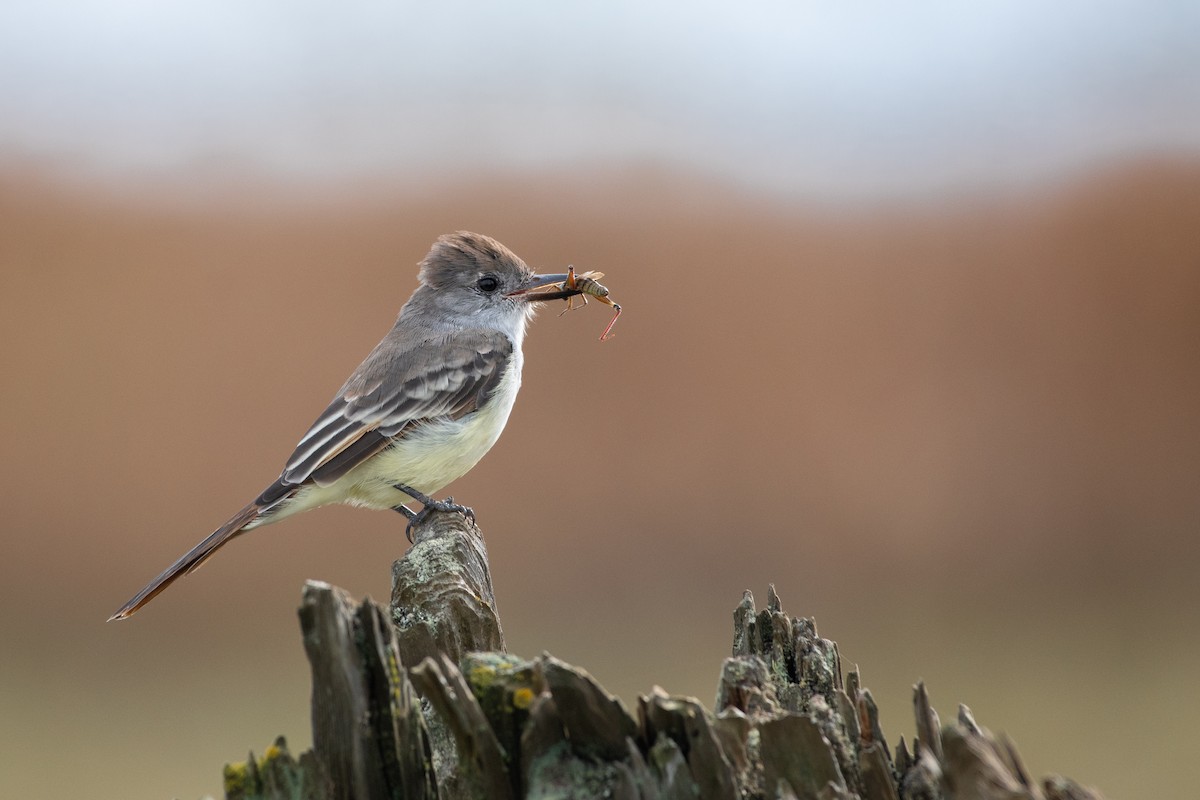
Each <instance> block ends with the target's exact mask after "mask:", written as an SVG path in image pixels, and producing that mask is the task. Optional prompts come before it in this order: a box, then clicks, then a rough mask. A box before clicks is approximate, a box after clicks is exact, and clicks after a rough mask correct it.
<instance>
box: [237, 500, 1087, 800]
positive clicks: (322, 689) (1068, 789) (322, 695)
mask: <svg viewBox="0 0 1200 800" xmlns="http://www.w3.org/2000/svg"><path fill="white" fill-rule="evenodd" d="M415 534H416V535H415V539H416V543H415V544H414V546H413V547H412V548H411V549H410V550H409V551H408V553H406V554H405V556H404V557H403V558H401V559H400V560H399V561H397V562H396V564H395V565H394V567H393V572H392V574H393V588H392V603H391V607H390V608H389V609H388V610H387V611H385V610H383V609H382V608H380V607H379V606H378V605H376V604H375V603H373V602H371V601H370V600H364V601H363V602H362V603H360V604H355V603H353V602H351V600H350V599H349V597H348V596H347V595H346V593H345V592H343V591H342V590H340V589H335V588H334V587H331V586H328V585H326V584H320V583H313V582H310V583H309V584H308V585H306V587H305V590H304V597H303V601H302V604H301V609H300V621H301V628H302V631H303V635H304V645H305V652H306V653H307V655H308V658H309V662H310V664H311V666H312V673H313V694H312V718H313V743H314V745H313V752H312V753H306V754H304V755H302V756H301V757H300V759H299V760H298V761H297V760H295V759H292V757H291V756H290V755H289V754H288V753H287V748H286V743H285V742H283V740H282V739H280V740H279V741H277V742H276V744H275V745H274V746H273V747H272V748H269V749H268V752H267V754H266V755H265V756H264V757H263V758H261V759H256V758H255V757H254V756H253V754H251V757H250V759H249V760H248V761H247V762H245V763H242V764H234V765H230V766H228V767H226V796H227V797H228V798H232V799H233V800H285V799H286V800H316V799H317V798H322V799H324V798H337V799H339V800H340V799H341V798H354V799H355V800H374V799H375V798H380V799H381V800H382V799H384V798H387V799H388V800H395V799H396V798H411V799H412V800H422V799H424V798H442V800H459V799H460V798H463V799H466V798H470V799H471V800H475V799H478V800H516V798H538V799H545V800H549V798H563V799H564V800H569V799H570V798H580V799H581V800H589V799H590V798H599V797H609V798H614V800H676V799H677V798H680V799H682V798H697V799H698V800H737V799H739V798H744V799H745V800H760V799H761V800H767V798H783V799H784V800H787V799H788V798H795V799H796V800H941V799H942V798H945V800H951V798H953V799H954V800H1001V799H1002V798H1003V800H1020V799H1022V798H1024V799H1025V800H1098V799H1099V798H1100V795H1099V794H1097V793H1096V792H1094V791H1092V790H1088V789H1084V788H1082V787H1080V786H1078V785H1077V784H1075V783H1074V782H1072V781H1070V780H1068V779H1065V778H1061V777H1058V776H1052V777H1050V778H1047V779H1044V780H1043V781H1041V782H1035V781H1033V780H1031V779H1030V777H1029V775H1028V772H1027V771H1026V769H1025V767H1024V765H1023V764H1022V763H1021V760H1020V757H1019V756H1018V755H1017V752H1016V748H1015V747H1014V746H1013V744H1012V742H1010V741H1009V740H1008V739H1007V738H1004V737H1000V738H997V737H995V736H993V735H992V734H991V733H989V732H988V731H987V730H985V729H984V728H982V727H980V726H979V725H978V724H977V723H976V722H975V720H974V718H973V717H972V715H971V712H970V710H969V709H968V708H967V707H966V706H960V707H959V712H958V714H957V715H956V717H955V719H954V721H953V722H951V723H949V724H947V725H944V726H943V725H941V724H940V722H939V720H938V715H937V713H936V712H935V711H934V709H933V706H932V703H931V702H930V699H929V695H928V693H927V692H926V689H925V686H924V685H923V684H918V685H917V686H915V687H914V690H913V708H914V714H915V717H916V730H917V735H916V737H915V738H914V739H913V740H912V742H911V744H910V743H908V742H905V740H904V739H903V738H901V739H899V740H898V741H897V743H896V745H895V748H894V750H893V749H892V748H890V747H889V746H888V742H887V740H886V739H885V738H884V734H883V730H882V727H881V726H880V722H879V718H878V712H877V709H876V705H875V701H874V699H873V698H872V696H871V693H870V691H868V690H867V689H866V688H863V686H862V682H861V676H860V675H859V674H858V672H857V671H852V672H850V673H848V674H845V675H843V673H842V667H841V657H840V654H839V653H838V648H837V645H836V644H835V643H834V642H833V641H831V640H829V639H824V638H821V637H820V636H819V635H818V633H817V628H816V625H815V624H814V623H813V621H812V620H811V619H807V618H804V617H792V616H790V615H788V614H787V613H785V612H784V610H783V605H782V602H781V601H780V599H779V596H778V595H777V594H776V593H775V589H774V587H770V588H769V590H768V593H767V606H766V608H764V609H762V610H761V611H760V610H758V609H757V608H756V607H755V604H754V598H753V596H752V595H751V594H750V592H748V591H747V592H746V593H745V594H744V596H743V597H742V601H741V603H740V604H739V605H738V606H737V608H736V609H735V610H734V615H733V617H734V624H733V647H732V655H731V656H730V657H729V658H727V659H726V660H725V663H724V664H723V665H722V668H721V673H720V675H721V677H720V683H719V688H718V692H717V698H716V707H715V709H714V710H713V711H709V710H708V709H707V708H705V707H704V705H703V704H702V703H700V701H698V700H696V699H694V698H689V697H679V696H672V695H669V694H667V693H666V692H664V691H663V690H662V689H659V688H657V687H655V688H654V689H653V690H652V691H650V692H649V693H648V694H646V695H643V696H642V697H640V698H639V700H638V703H637V707H636V713H630V711H629V710H628V709H627V708H626V707H625V705H624V704H623V703H622V702H621V701H620V700H619V699H617V698H616V697H613V696H612V695H611V694H609V693H608V692H606V691H605V690H604V689H603V687H601V686H600V685H599V684H598V683H597V682H596V681H595V679H593V678H592V677H591V676H590V675H588V673H587V672H586V671H584V670H582V669H579V668H578V667H573V666H571V665H569V664H566V663H564V662H562V661H559V660H558V659H555V658H554V657H552V656H550V655H549V654H545V655H542V656H540V657H537V658H534V659H530V660H523V659H520V658H516V657H513V656H510V655H508V654H507V653H505V652H504V638H503V634H502V632H501V628H500V619H499V616H498V614H497V613H496V603H495V598H494V595H493V594H492V586H491V575H490V571H489V568H488V563H487V551H486V548H485V547H484V544H483V538H482V534H481V532H480V530H479V528H478V527H476V526H475V525H474V523H472V522H470V521H468V520H466V519H465V518H464V517H462V516H460V515H457V514H433V515H431V516H430V517H429V518H428V519H427V520H426V521H425V523H424V524H422V525H421V526H420V527H419V528H418V529H417V531H416V532H415ZM418 695H419V697H420V700H419V702H418V700H417V696H418Z"/></svg>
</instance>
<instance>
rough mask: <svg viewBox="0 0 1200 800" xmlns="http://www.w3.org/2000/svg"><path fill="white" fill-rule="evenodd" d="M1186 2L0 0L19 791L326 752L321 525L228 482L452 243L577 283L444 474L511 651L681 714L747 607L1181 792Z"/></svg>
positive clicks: (1077, 755) (1190, 545) (1115, 789)
mask: <svg viewBox="0 0 1200 800" xmlns="http://www.w3.org/2000/svg"><path fill="white" fill-rule="evenodd" d="M1198 37H1200V6H1197V5H1196V4H1195V3H1192V2H1184V1H1182V0H1181V1H1180V2H1171V1H1170V0H1157V1H1155V0H1151V2H1144V0H1143V2H1137V3H1135V2H1132V0H1128V1H1127V2H1121V1H1120V0H1118V2H1113V3H1106V4H1103V7H1097V6H1096V5H1095V4H1092V3H1082V2H1065V3H1057V4H1054V5H1053V7H1048V6H1046V4H1043V3H1034V2H1031V1H1030V0H1015V1H1014V2H1005V3H982V4H968V5H963V4H954V3H945V2H926V1H925V0H918V2H915V3H907V4H903V5H895V4H885V3H871V2H851V3H841V4H834V5H828V4H826V5H820V4H810V3H776V2H749V3H741V4H737V5H736V6H734V5H733V4H728V5H726V4H716V3H699V4H697V3H686V4H684V3H659V4H654V5H647V4H644V3H641V2H632V0H617V1H616V2H613V0H610V1H609V2H605V3H585V4H576V5H573V6H571V7H570V9H569V10H566V9H564V8H560V7H555V8H554V9H551V8H549V7H546V6H544V5H542V4H536V3H532V2H510V3H506V4H473V3H460V2H449V3H437V4H429V3H426V4H409V3H397V4H387V5H385V4H376V3H362V4H353V5H351V6H339V7H338V8H337V10H336V11H335V10H334V9H333V8H332V7H331V6H328V5H327V4H317V3H311V2H299V3H297V2H292V3H286V4H285V3H282V2H264V3H258V4H254V5H252V6H250V5H246V4H243V3H234V2H227V1H225V0H208V1H207V2H204V3H200V2H193V1H192V0H184V2H177V3H172V4H167V5H164V4H158V3H149V2H119V1H113V0H110V1H109V2H83V0H75V2H64V3H58V4H44V3H26V2H15V3H6V4H5V5H4V6H3V7H0V76H2V77H0V340H2V342H3V343H2V344H0V366H2V367H3V369H2V370H0V375H2V376H3V377H2V378H0V380H2V381H3V384H2V388H3V398H4V400H3V403H2V404H0V437H2V439H3V441H4V442H5V453H6V454H7V457H6V458H4V459H3V461H2V462H0V503H2V505H3V509H4V514H3V515H2V517H0V525H2V526H3V527H2V532H3V537H2V541H3V545H2V547H3V551H2V554H3V557H2V558H0V603H2V604H3V607H4V608H5V613H4V615H3V617H2V621H0V626H2V629H0V635H2V636H3V642H4V646H3V647H2V648H0V678H2V680H0V794H3V795H4V796H7V797H31V798H32V797H46V798H50V797H78V796H84V795H86V796H88V797H92V798H118V797H120V798H172V797H176V798H185V799H186V798H199V797H201V796H203V795H205V794H212V795H219V794H220V791H221V767H222V764H224V763H225V762H227V761H232V760H237V759H242V758H244V757H245V755H246V752H247V751H248V750H249V749H251V748H253V749H254V750H256V751H258V752H261V751H262V749H263V748H265V747H266V746H267V745H268V744H269V743H270V742H271V741H272V739H273V737H274V736H275V735H277V734H280V733H283V734H285V735H287V736H288V738H289V741H290V742H291V744H292V745H293V748H294V749H295V750H296V751H299V750H300V749H302V748H304V747H306V746H308V745H309V744H310V742H309V738H308V736H309V734H308V729H309V725H308V719H307V716H308V691H309V679H308V668H307V663H306V661H305V659H304V655H303V651H302V648H301V643H300V638H299V635H298V624H297V621H296V616H295V610H296V606H297V604H298V601H299V597H300V588H301V585H302V583H303V581H304V580H305V579H307V578H316V579H321V580H325V581H329V582H332V583H335V584H338V585H340V586H343V587H345V588H347V589H348V590H349V591H350V592H351V593H353V594H354V595H356V596H362V595H367V594H369V595H371V596H373V597H375V598H376V599H379V600H386V598H387V596H388V593H389V580H390V564H391V561H392V560H393V559H394V558H396V557H398V556H399V555H400V554H401V553H402V552H403V551H404V547H405V541H404V538H403V536H404V534H403V524H402V520H401V519H400V518H399V517H397V516H396V515H389V514H371V513H368V512H365V511H358V510H353V509H347V508H330V509H322V510H319V511H316V512H313V513H310V514H307V515H305V516H303V517H300V518H297V519H294V520H289V521H288V522H287V523H285V524H283V525H279V526H274V527H270V528H266V529H263V530H262V531H260V532H256V533H255V534H254V535H252V536H248V537H246V538H244V539H241V540H239V541H238V542H237V543H236V544H235V545H233V546H231V547H230V548H228V549H226V550H224V551H222V553H221V554H220V555H219V557H217V558H215V559H214V560H213V561H212V562H210V564H209V565H208V566H207V567H206V568H205V569H204V570H203V571H201V572H199V573H197V574H195V575H193V576H191V577H189V578H188V579H185V580H184V581H182V582H181V583H179V584H177V585H176V586H175V587H174V588H172V589H171V590H170V591H169V592H167V593H166V594H164V595H163V596H162V597H161V598H159V599H158V600H157V601H155V602H154V603H153V604H152V605H150V606H149V607H148V608H147V609H146V610H144V611H143V612H142V613H140V614H139V615H138V616H137V617H136V618H134V619H133V620H132V621H130V622H127V623H122V624H112V625H106V624H105V623H104V620H105V618H106V617H107V616H108V615H109V614H110V613H111V612H112V611H113V610H114V609H116V608H117V606H118V605H119V604H120V603H122V602H123V601H124V600H125V599H126V598H127V597H128V596H129V595H131V594H132V593H133V592H134V591H136V590H137V589H138V588H139V587H141V586H142V585H143V584H144V583H145V582H146V581H147V580H149V579H150V578H151V577H153V576H154V575H155V574H157V573H158V572H159V571H160V570H161V569H162V568H163V567H165V566H166V565H167V564H169V563H170V562H171V561H173V560H174V559H175V558H176V557H177V556H178V555H180V554H181V553H182V552H183V551H184V550H186V549H187V548H188V547H190V546H191V545H192V544H193V543H195V542H196V541H198V540H199V539H200V538H202V537H203V536H205V535H206V534H207V533H208V532H209V531H211V530H212V529H213V528H215V527H216V526H217V525H218V524H220V523H221V522H222V521H224V520H225V519H226V518H227V517H228V516H229V515H230V514H231V513H233V512H234V511H236V510H237V509H238V508H240V507H241V506H242V505H243V504H244V503H245V502H246V501H247V500H249V499H250V498H252V497H253V496H254V495H255V494H256V493H257V492H258V491H259V490H260V489H261V488H263V487H264V486H265V485H266V484H267V483H269V482H270V481H271V480H272V479H273V478H274V477H275V476H276V475H277V473H278V470H279V468H280V466H281V464H282V461H283V459H284V458H285V457H286V456H287V454H288V453H289V452H290V451H291V448H292V446H293V445H294V444H295V442H296V441H297V439H298V438H299V436H300V435H301V433H302V432H303V431H304V430H305V429H306V428H307V426H308V425H309V423H310V422H311V421H312V420H313V419H314V418H315V416H316V414H317V413H318V412H319V411H320V410H321V409H322V408H324V406H325V404H326V403H327V402H328V400H329V399H330V397H332V394H333V392H334V390H335V389H336V388H337V387H338V386H339V385H340V384H341V382H342V380H343V379H344V378H345V376H346V375H347V374H348V373H349V371H350V370H351V369H352V368H353V367H354V365H356V364H357V363H358V361H359V360H360V359H361V358H362V357H363V355H365V354H366V352H367V351H368V350H369V348H370V347H371V346H373V345H374V343H375V342H376V341H377V340H378V338H379V337H380V336H381V335H382V334H383V332H384V331H385V330H386V329H387V328H388V326H389V325H390V324H391V321H392V319H393V317H394V315H395V313H396V311H397V310H398V308H399V306H400V304H401V303H402V302H403V301H404V300H405V299H406V298H407V297H408V295H409V293H410V292H411V291H412V290H413V288H414V287H415V285H416V283H415V274H416V263H417V261H418V260H419V259H420V258H421V257H422V256H423V255H424V254H425V252H426V251H427V249H428V247H429V245H430V243H431V242H432V241H433V240H434V239H435V238H436V237H437V235H438V234H441V233H445V232H448V231H453V230H458V229H468V230H476V231H480V232H484V233H487V234H490V235H492V236H495V237H496V238H498V239H500V240H501V241H502V242H504V243H505V244H507V245H508V246H510V247H511V248H513V249H514V250H515V251H516V252H517V253H518V254H520V255H521V256H522V257H523V258H525V260H526V261H528V262H529V263H530V264H531V265H534V266H537V267H542V268H547V269H549V268H553V269H554V270H556V271H559V270H561V269H562V268H564V267H565V266H566V265H567V264H574V265H575V266H576V267H577V268H579V269H594V270H602V271H604V272H605V273H607V276H608V277H607V278H606V279H605V283H606V284H607V285H608V286H609V287H610V288H611V290H612V292H613V296H614V297H615V298H616V299H617V300H618V301H620V302H621V303H622V305H623V306H624V308H625V314H624V316H623V317H622V318H621V321H620V322H619V323H618V324H617V326H616V328H615V333H616V337H615V338H614V339H613V340H612V341H611V342H605V343H603V344H601V343H599V342H597V341H596V338H597V337H598V336H599V334H600V331H601V330H602V329H603V327H604V325H605V324H606V322H607V320H608V309H606V308H604V307H603V306H599V305H597V304H592V305H591V306H589V307H588V308H587V309H584V310H581V311H576V312H573V313H572V314H570V315H567V316H564V317H561V318H557V317H556V316H555V314H556V312H557V310H558V309H556V308H552V309H547V310H546V311H544V312H543V313H542V315H541V318H540V319H539V320H538V322H537V323H536V324H535V326H534V327H533V330H532V331H531V335H530V338H529V340H528V343H527V351H526V352H527V366H526V376H525V388H524V391H523V393H522V396H521V399H520V402H518V404H517V408H516V410H515V412H514V414H513V416H512V418H511V420H510V421H509V425H508V429H507V431H506V433H505V435H504V437H502V438H501V440H500V443H499V444H498V445H497V447H496V448H495V449H494V450H493V451H492V453H491V454H489V456H488V457H487V458H486V459H484V461H483V462H482V463H481V464H480V465H479V466H478V467H477V468H476V469H475V470H474V471H473V472H472V473H471V474H470V475H469V476H467V477H465V478H463V479H462V480H460V481H459V482H457V483H456V484H455V485H454V486H453V487H452V490H451V491H452V493H453V494H454V495H455V496H456V497H457V498H458V499H460V500H461V501H463V502H466V503H468V504H470V505H473V506H474V507H475V509H476V511H477V512H478V515H479V522H480V524H481V525H482V527H483V529H484V532H485V534H486V536H487V539H488V544H489V549H490V554H491V562H492V572H493V576H494V579H495V586H496V593H497V597H498V601H499V604H500V611H501V614H502V618H503V621H504V627H505V632H506V634H507V637H508V642H509V646H510V648H511V650H512V651H513V652H515V653H518V654H521V655H525V656H533V655H536V654H538V653H540V652H541V651H543V650H549V651H551V652H553V653H554V654H555V655H557V656H559V657H560V658H563V659H566V660H568V661H570V662H573V663H576V664H579V665H582V666H584V667H586V668H587V669H589V670H590V671H591V672H592V673H593V674H594V675H595V676H596V677H597V678H598V679H599V680H600V681H601V682H602V683H603V684H604V685H605V686H607V687H608V688H609V689H611V690H613V691H615V692H617V693H619V694H620V695H621V696H622V697H623V698H624V699H625V700H626V701H627V702H633V701H634V700H635V699H636V697H637V695H638V694H639V693H641V692H646V691H648V690H649V689H650V688H651V687H652V686H653V685H655V684H659V685H661V686H663V687H664V688H665V689H667V690H668V691H670V692H674V693H681V694H690V695H696V696H698V697H700V698H701V699H702V700H703V701H704V702H705V703H706V704H709V705H711V703H712V699H713V694H714V691H715V688H716V681H717V675H718V671H719V667H720V663H721V659H722V658H723V657H724V656H725V655H726V654H727V653H728V652H729V648H730V642H731V622H732V616H731V612H732V610H733V608H734V607H735V605H736V604H737V602H738V601H739V599H740V597H741V593H742V590H743V589H746V588H750V589H752V590H753V591H754V592H755V594H756V596H757V597H758V599H759V601H760V604H761V602H763V601H764V600H765V593H766V587H767V584H768V583H769V582H774V583H775V584H776V585H777V587H778V590H779V593H780V595H781V596H782V598H783V601H784V606H785V609H787V610H788V611H790V612H792V613H795V614H803V615H812V616H815V617H816V619H817V623H818V625H819V628H820V631H821V632H822V634H823V635H825V636H828V637H831V638H833V639H835V640H837V641H838V643H839V645H840V647H841V652H842V654H843V657H844V659H845V661H846V663H847V665H848V666H849V665H853V664H855V663H857V664H859V665H860V666H861V668H862V671H863V678H864V682H865V684H866V685H867V686H868V687H870V688H871V690H872V691H873V693H874V695H875V697H876V698H877V699H878V701H879V703H880V706H881V708H882V721H883V727H884V730H885V733H886V734H887V735H888V737H889V738H890V739H891V740H892V742H893V743H894V742H895V740H896V739H897V738H898V737H899V736H900V735H904V736H905V737H906V738H911V736H912V732H913V723H912V715H911V687H912V685H913V683H914V682H915V681H917V680H918V679H924V680H925V681H927V683H928V685H929V688H930V692H931V694H932V697H933V700H934V702H935V704H936V706H937V707H938V709H939V710H940V712H941V714H942V716H943V718H945V717H948V716H950V715H952V714H953V713H954V712H955V708H956V705H957V704H958V703H960V702H965V703H967V704H969V705H970V706H971V707H972V709H973V711H974V712H975V715H976V717H977V718H978V720H979V721H980V723H981V724H983V725H986V726H988V727H990V728H992V729H993V730H1003V731H1005V732H1007V733H1008V734H1009V735H1010V736H1011V737H1012V738H1013V739H1014V740H1015V742H1016V744H1017V746H1018V748H1019V749H1020V751H1021V753H1022V754H1023V755H1024V756H1025V758H1026V760H1027V762H1028V764H1029V767H1030V769H1031V771H1032V772H1033V773H1035V774H1037V775H1043V774H1046V773H1048V772H1051V771H1054V772H1061V773H1065V774H1068V775H1071V776H1072V777H1074V778H1076V779H1078V780H1080V781H1082V782H1084V783H1087V784H1092V785H1095V786H1097V787H1099V788H1100V789H1101V790H1103V791H1104V792H1105V793H1106V795H1107V796H1109V797H1110V798H1135V797H1154V796H1159V797H1162V796H1186V795H1188V794H1190V791H1192V790H1194V786H1195V782H1196V779H1195V776H1194V774H1193V773H1194V768H1193V767H1192V765H1191V762H1192V760H1193V758H1192V751H1193V749H1194V744H1195V732H1194V724H1193V722H1192V720H1193V718H1194V715H1195V714H1196V712H1197V710H1198V708H1200V684H1197V682H1196V681H1195V680H1194V677H1195V676H1196V675H1197V673H1198V671H1200V632H1198V630H1197V624H1196V623H1197V619H1198V614H1200V587H1198V586H1197V581H1196V579H1195V571H1196V565H1197V564H1198V563H1200V537H1197V535H1196V534H1197V531H1198V529H1200V480H1198V475H1200V357H1198V355H1200V352H1198V343H1200V313H1198V310H1197V309H1198V305H1200V93H1197V86H1200V49H1198V48H1197V47H1196V46H1195V43H1196V41H1197V40H1198Z"/></svg>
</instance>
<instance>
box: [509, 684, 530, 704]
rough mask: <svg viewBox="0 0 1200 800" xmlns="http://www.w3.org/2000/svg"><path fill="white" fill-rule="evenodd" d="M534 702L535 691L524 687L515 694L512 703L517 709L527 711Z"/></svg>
mask: <svg viewBox="0 0 1200 800" xmlns="http://www.w3.org/2000/svg"><path fill="white" fill-rule="evenodd" d="M532 702H533V689H530V688H529V687H528V686H522V687H521V688H520V689H517V690H516V691H515V692H513V698H512V703H513V706H514V707H515V708H520V709H526V708H529V704H530V703H532Z"/></svg>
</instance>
